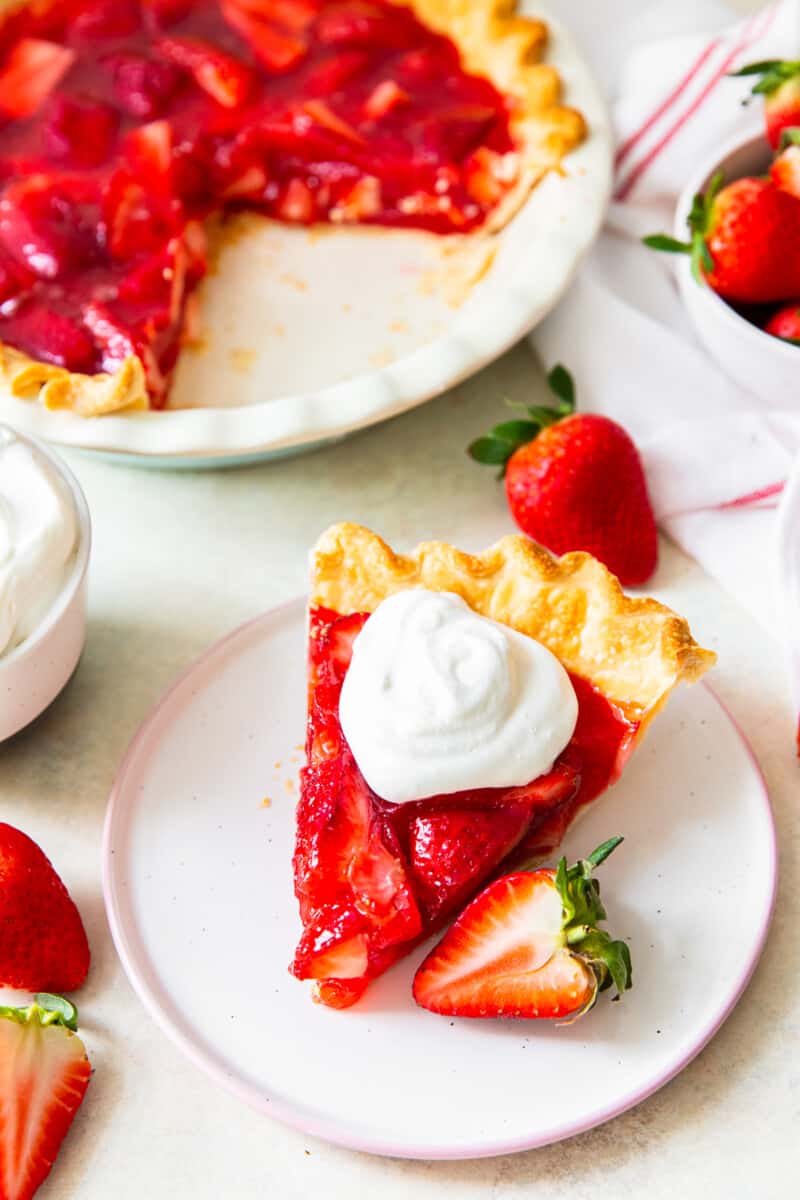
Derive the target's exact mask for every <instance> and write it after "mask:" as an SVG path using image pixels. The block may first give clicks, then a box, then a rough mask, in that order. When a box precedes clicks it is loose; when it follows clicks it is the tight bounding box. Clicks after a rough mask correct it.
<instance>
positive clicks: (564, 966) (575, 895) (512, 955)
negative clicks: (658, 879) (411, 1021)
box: [413, 837, 632, 1023]
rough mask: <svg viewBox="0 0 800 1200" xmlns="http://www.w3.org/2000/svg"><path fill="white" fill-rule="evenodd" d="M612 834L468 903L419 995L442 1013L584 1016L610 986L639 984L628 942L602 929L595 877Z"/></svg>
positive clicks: (433, 956) (419, 983)
mask: <svg viewBox="0 0 800 1200" xmlns="http://www.w3.org/2000/svg"><path fill="white" fill-rule="evenodd" d="M621 841H622V838H621V837H615V838H610V839H609V840H608V841H607V842H604V843H603V845H602V846H598V848H597V849H596V850H595V851H594V852H593V853H592V854H590V855H589V857H588V858H585V859H581V860H580V861H579V862H578V863H576V864H575V865H574V866H572V867H569V868H568V867H567V861H566V859H565V858H564V857H562V858H561V859H560V861H559V864H558V867H557V869H556V870H555V871H554V870H552V869H549V868H543V869H540V870H535V871H518V872H516V873H515V874H513V875H506V876H504V877H503V878H502V879H496V880H495V881H494V882H493V883H490V884H489V886H488V887H487V888H485V889H484V891H482V892H481V893H480V895H479V896H476V898H475V899H474V900H473V901H472V903H471V904H469V905H468V906H467V908H466V909H465V910H464V912H463V913H462V914H461V916H460V917H459V918H458V920H457V921H456V922H455V923H454V924H453V925H452V926H451V928H450V929H449V930H448V932H447V933H446V934H445V936H444V937H443V938H442V940H441V942H439V944H438V946H436V947H435V948H434V949H433V950H432V951H431V953H430V954H429V955H428V957H427V958H426V959H425V961H424V962H423V963H422V966H421V967H420V968H419V970H418V971H417V973H416V975H415V976H414V987H413V991H414V999H415V1000H416V1002H417V1004H419V1005H420V1006H421V1007H422V1008H427V1009H429V1010H430V1011H431V1012H434V1013H439V1014H441V1015H443V1016H449V1017H453V1016H457V1017H519V1018H529V1019H531V1018H532V1019H543V1018H556V1019H558V1020H559V1021H560V1022H562V1023H566V1022H571V1021H574V1020H577V1018H578V1017H581V1016H583V1015H584V1014H585V1013H587V1012H588V1011H589V1010H590V1009H591V1008H593V1007H594V1004H595V1002H596V1001H597V997H598V995H599V993H600V992H602V991H605V990H606V988H609V987H611V986H612V985H613V986H614V987H616V989H617V994H616V996H615V999H618V998H619V997H620V996H621V995H622V993H623V992H624V991H626V990H627V989H628V988H629V987H631V985H632V970H631V956H630V951H629V949H628V946H627V943H626V942H623V941H615V940H613V939H612V938H611V937H610V936H609V934H608V933H607V932H606V931H605V930H604V929H601V928H600V925H601V923H602V921H604V920H605V917H606V911H605V908H604V907H603V903H602V901H601V899H600V887H599V884H598V883H597V880H596V879H595V878H594V876H593V871H594V868H595V867H597V866H599V865H600V863H602V862H603V861H604V860H605V859H606V858H608V856H609V854H611V853H612V851H613V850H615V849H616V847H617V846H618V845H619V844H620V842H621Z"/></svg>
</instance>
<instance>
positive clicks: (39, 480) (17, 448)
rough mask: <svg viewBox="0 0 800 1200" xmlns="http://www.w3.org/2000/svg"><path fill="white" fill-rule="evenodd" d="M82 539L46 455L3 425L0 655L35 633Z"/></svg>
mask: <svg viewBox="0 0 800 1200" xmlns="http://www.w3.org/2000/svg"><path fill="white" fill-rule="evenodd" d="M77 543H78V516H77V513H76V511H75V505H74V503H73V500H72V496H71V495H70V493H69V490H68V488H67V486H66V484H65V483H64V481H63V480H62V479H61V477H60V476H59V475H58V473H57V472H56V470H55V469H54V468H53V467H52V466H51V465H50V463H49V462H48V461H47V459H46V458H45V457H44V455H42V454H39V453H38V452H37V451H36V450H35V449H34V448H33V447H31V446H30V445H28V443H27V442H23V441H21V440H20V439H19V438H17V437H15V436H14V434H13V433H12V432H11V431H10V430H6V429H3V428H0V656H1V655H3V654H7V653H8V652H9V651H10V650H13V648H14V647H15V646H18V645H19V644H20V642H23V641H24V640H25V639H26V638H27V637H30V635H31V634H32V633H33V632H34V631H35V629H36V627H37V626H38V625H39V624H40V623H41V622H42V620H43V619H44V617H45V616H46V615H47V612H48V610H49V609H50V608H51V606H52V605H53V603H54V601H55V600H56V597H57V596H58V594H59V592H60V591H61V589H62V587H63V586H64V584H65V582H66V579H67V576H68V575H69V572H70V569H71V567H72V564H73V562H74V558H75V553H76V548H77Z"/></svg>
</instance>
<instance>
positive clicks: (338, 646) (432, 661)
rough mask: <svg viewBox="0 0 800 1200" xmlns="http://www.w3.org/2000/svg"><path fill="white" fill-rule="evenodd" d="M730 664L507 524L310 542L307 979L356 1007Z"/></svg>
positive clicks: (304, 809)
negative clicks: (676, 693) (668, 707)
mask: <svg viewBox="0 0 800 1200" xmlns="http://www.w3.org/2000/svg"><path fill="white" fill-rule="evenodd" d="M713 661H714V655H713V654H712V653H711V652H709V651H707V650H703V649H701V647H700V646H698V645H697V643H696V642H695V641H694V639H693V638H692V636H691V633H690V630H689V627H688V625H687V623H686V622H685V621H684V620H683V619H682V618H681V617H678V616H676V615H675V614H674V613H673V612H671V611H670V610H669V609H668V608H665V607H664V606H663V605H661V604H658V603H657V602H656V601H654V600H649V599H633V598H629V597H628V596H626V595H625V594H624V593H623V592H622V591H621V589H620V587H619V584H618V583H617V581H616V579H615V578H614V577H613V576H612V575H611V574H610V573H609V572H608V570H607V569H606V568H605V567H604V566H603V565H602V564H601V563H599V562H598V561H597V560H596V559H594V558H592V557H591V556H590V555H588V554H584V553H572V554H567V555H565V556H564V557H563V558H554V557H553V556H552V555H551V554H549V553H548V552H547V551H546V550H544V549H543V548H542V547H540V546H538V545H537V544H536V543H535V542H532V541H529V540H528V539H527V538H525V537H521V536H510V537H506V538H504V539H503V540H502V541H500V542H499V543H498V544H497V545H496V546H494V547H492V548H491V549H489V550H487V551H486V552H485V553H483V554H480V555H476V556H472V555H467V554H463V553H462V552H460V551H458V550H456V549H454V548H453V547H452V546H449V545H446V544H444V543H439V542H429V543H425V544H423V545H421V546H419V547H418V548H417V549H416V550H415V551H414V552H413V554H411V555H410V556H409V557H401V556H399V555H396V554H394V553H393V552H392V550H391V549H390V548H389V547H388V546H387V545H386V544H385V543H384V542H382V541H381V539H380V538H378V537H377V536H376V535H375V534H373V533H371V532H370V531H369V530H367V529H363V528H361V527H359V526H356V525H347V524H344V525H337V526H334V527H333V528H332V529H329V530H328V532H327V533H325V534H324V535H323V537H322V538H321V540H320V542H319V543H318V545H317V547H316V550H315V552H314V558H313V577H312V585H311V599H310V612H309V691H308V729H307V742H306V755H307V764H306V766H305V768H304V770H303V772H302V779H301V794H300V800H299V804H298V808H297V837H296V846H295V855H294V878H295V891H296V894H297V898H298V901H299V905H300V916H301V919H302V923H303V933H302V937H301V939H300V943H299V945H298V947H297V951H296V954H295V958H294V962H293V964H292V971H293V973H294V974H295V975H296V976H297V977H298V978H299V979H309V980H313V981H314V994H315V998H316V999H318V1000H320V1001H321V1002H322V1003H324V1004H327V1005H330V1006H332V1007H338V1008H343V1007H346V1006H348V1005H350V1004H353V1003H354V1002H355V1001H356V1000H358V998H359V997H360V996H361V995H362V993H363V992H364V989H365V988H366V987H367V986H368V984H369V982H370V980H372V979H374V978H375V977H376V976H378V975H380V974H381V973H382V972H383V971H385V970H386V969H387V967H389V966H391V964H392V963H394V962H396V961H397V960H398V959H399V958H401V957H403V956H404V955H405V954H407V953H409V951H410V950H412V949H413V948H414V947H415V946H416V945H417V944H418V943H420V942H421V941H423V940H424V939H425V938H427V937H428V936H429V935H430V934H432V933H434V932H435V931H436V930H438V929H439V928H441V926H442V925H443V924H444V923H445V922H446V921H447V920H448V919H449V918H451V917H453V916H454V915H456V914H457V913H458V912H459V911H460V910H461V909H462V908H463V907H464V905H465V904H466V903H467V902H468V901H470V900H471V899H472V898H473V897H474V896H475V895H476V893H477V892H478V891H479V890H480V889H481V887H482V886H483V885H484V884H485V883H486V882H487V880H489V879H490V878H491V877H492V876H493V875H494V874H495V873H496V872H497V871H498V868H500V867H501V866H514V865H519V864H520V863H531V862H537V861H541V860H542V859H544V858H546V857H547V856H548V855H550V854H551V853H552V851H553V850H554V849H555V848H556V847H557V846H558V845H559V843H560V842H561V839H562V838H563V836H564V833H565V832H566V830H567V829H568V828H569V826H570V825H571V824H572V822H573V821H574V820H575V819H576V818H577V817H578V816H579V815H580V814H581V813H582V812H583V811H584V810H585V809H586V807H587V806H588V805H589V804H590V803H592V802H593V801H594V800H595V799H597V797H598V796H600V795H601V793H602V792H604V791H605V790H606V788H607V787H609V786H610V784H612V783H613V782H614V781H615V780H616V779H617V778H618V776H619V774H620V772H621V770H622V768H623V766H624V764H625V762H626V761H627V759H628V757H629V755H630V754H631V752H632V750H633V749H634V747H635V746H636V745H637V743H638V742H639V740H640V738H641V737H642V735H643V733H644V731H645V729H646V727H647V725H648V723H649V722H650V720H651V719H652V717H653V716H654V715H655V713H656V712H657V711H658V710H659V709H660V708H661V706H662V705H663V704H664V703H665V701H666V699H667V697H668V696H669V694H670V692H671V691H672V689H673V688H674V687H675V686H676V685H677V684H678V683H680V682H681V681H685V682H692V681H694V680H696V679H698V678H699V677H700V676H701V675H702V674H703V672H704V671H705V670H707V668H708V667H709V666H711V664H712V663H713Z"/></svg>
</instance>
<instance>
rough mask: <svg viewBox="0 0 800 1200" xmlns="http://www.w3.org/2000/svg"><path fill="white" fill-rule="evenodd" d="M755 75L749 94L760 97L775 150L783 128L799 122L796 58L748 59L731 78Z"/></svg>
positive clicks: (799, 76) (799, 73)
mask: <svg viewBox="0 0 800 1200" xmlns="http://www.w3.org/2000/svg"><path fill="white" fill-rule="evenodd" d="M743 76H744V77H748V76H757V77H758V78H757V79H756V82H755V84H754V85H753V88H752V90H751V93H750V94H751V96H763V97H764V121H765V124H766V128H767V139H768V141H769V144H770V145H771V146H772V147H773V148H774V149H775V150H777V149H778V147H779V145H780V142H781V137H782V135H783V132H784V130H785V129H789V128H791V127H792V126H795V125H797V126H800V60H799V59H794V60H789V59H779V58H768V59H764V60H763V61H762V62H754V63H748V64H747V66H746V67H742V68H741V69H740V70H739V71H732V72H731V78H734V79H737V78H741V77H743Z"/></svg>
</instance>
